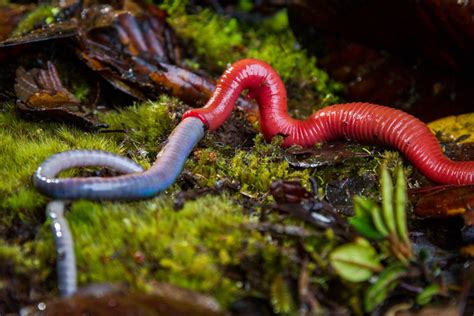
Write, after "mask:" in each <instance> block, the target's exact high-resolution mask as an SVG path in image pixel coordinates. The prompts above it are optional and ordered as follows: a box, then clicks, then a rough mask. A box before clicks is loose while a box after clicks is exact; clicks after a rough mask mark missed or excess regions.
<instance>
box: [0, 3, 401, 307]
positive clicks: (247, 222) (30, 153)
mask: <svg viewBox="0 0 474 316" xmlns="http://www.w3.org/2000/svg"><path fill="white" fill-rule="evenodd" d="M165 7H166V8H167V9H168V10H169V13H170V18H169V21H170V23H171V25H172V26H173V27H174V28H175V30H176V32H177V33H178V35H180V36H181V37H182V38H183V39H184V40H185V43H186V46H187V47H188V48H190V49H189V50H190V54H189V55H190V56H193V57H192V58H188V59H187V60H186V63H187V65H188V66H189V67H192V68H194V69H196V70H197V69H205V70H206V71H210V72H211V73H213V74H214V75H216V76H217V75H218V74H219V73H220V72H221V71H222V70H223V69H224V68H225V67H226V65H227V64H228V63H231V62H233V61H235V60H238V59H240V58H243V57H255V58H259V59H263V60H266V61H267V62H269V63H270V64H271V65H272V66H274V67H275V69H276V70H277V71H278V72H279V73H280V74H281V76H282V78H283V80H284V81H285V83H286V84H287V87H288V94H289V98H290V100H292V102H291V104H290V106H291V109H292V111H293V113H294V114H296V115H303V116H304V114H305V113H308V112H311V111H313V110H314V109H317V108H319V107H322V106H324V105H326V104H329V103H333V102H335V101H337V100H338V91H340V89H341V87H340V86H339V85H338V84H337V83H334V82H332V81H331V80H330V79H329V78H328V76H327V74H326V73H325V72H323V71H321V70H319V69H318V68H317V66H316V59H315V58H314V57H311V56H309V55H307V54H306V53H305V51H304V50H302V49H301V48H300V47H298V45H297V44H296V41H295V39H294V37H293V35H292V34H291V32H290V31H289V29H288V25H287V23H288V22H287V17H286V12H285V11H280V12H278V13H276V14H275V15H274V16H272V17H269V18H267V19H266V20H264V22H263V24H261V25H259V27H258V29H257V28H255V27H253V26H252V25H242V24H241V23H240V22H238V21H237V20H236V19H233V18H226V17H223V16H218V15H216V14H215V13H213V12H211V11H209V10H207V9H206V10H202V11H199V12H197V13H193V14H188V13H185V11H184V5H183V4H182V3H180V2H170V4H168V5H166V4H165ZM82 90H84V89H82ZM82 90H81V91H82ZM186 107H187V105H184V104H182V103H180V102H179V101H178V100H176V99H172V98H169V97H166V96H157V99H156V100H152V101H149V102H144V103H141V104H135V105H130V106H129V107H124V108H120V109H117V110H113V111H108V112H107V113H105V114H100V119H101V120H102V121H103V122H106V123H107V124H109V126H110V129H111V130H117V132H114V133H90V132H85V131H82V130H80V129H77V128H75V127H73V126H71V125H65V124H59V123H52V122H31V121H26V120H24V119H22V118H21V117H19V115H18V114H17V112H16V111H15V109H14V106H13V105H12V104H3V105H1V111H0V178H1V181H0V211H1V214H2V216H1V218H0V268H1V269H2V270H3V271H8V273H10V276H9V278H8V280H7V279H3V280H0V282H2V283H3V284H0V287H1V286H2V285H3V286H4V287H7V286H8V282H14V281H15V280H16V281H18V280H26V281H25V282H26V283H27V284H28V286H29V287H31V288H36V289H38V288H39V289H41V290H40V292H41V293H43V294H42V295H43V296H42V297H41V298H45V297H46V298H48V297H53V296H54V295H56V294H57V292H56V289H55V264H54V262H55V256H56V254H55V251H54V247H53V239H52V236H51V234H50V230H49V226H48V225H49V223H48V222H47V221H46V222H45V216H44V211H45V206H46V203H47V201H48V199H47V198H46V197H44V196H42V195H41V194H39V193H38V192H37V191H36V190H35V189H34V187H33V186H32V183H31V175H32V174H33V172H34V170H35V169H36V168H37V166H38V165H39V164H40V163H41V162H42V161H43V160H44V159H46V158H47V157H49V156H50V155H52V154H54V153H57V152H60V151H65V150H69V149H102V150H107V151H111V152H114V153H118V154H121V155H125V156H128V157H130V158H132V159H134V160H136V161H137V162H139V163H140V164H142V165H143V166H144V167H145V168H148V167H149V166H150V164H151V163H152V162H153V160H154V157H155V155H156V153H157V152H158V151H159V149H160V146H161V144H162V143H163V141H164V140H165V139H166V137H167V135H168V134H169V133H170V131H171V129H172V128H173V126H175V125H176V124H177V122H178V121H179V115H178V114H177V113H182V112H183V110H184V109H185V108H186ZM239 120H240V121H239ZM233 124H240V125H239V126H244V127H245V128H244V129H245V130H246V131H247V132H246V133H242V130H240V132H241V133H240V134H239V136H238V137H240V138H239V139H238V141H235V140H232V135H231V133H232V132H234V131H235V128H233V127H232V125H233ZM222 135H224V136H222ZM278 142H279V140H278V139H277V140H275V141H274V142H273V143H271V144H268V143H266V142H265V141H264V140H263V139H262V137H261V136H260V135H259V134H258V133H257V130H256V129H255V126H252V125H251V124H250V123H247V122H244V121H243V120H242V119H241V118H240V117H239V115H238V114H236V115H234V116H233V117H232V119H231V121H230V122H229V123H228V124H226V125H224V127H222V128H221V129H219V130H218V131H217V132H215V133H213V134H212V135H208V136H207V137H206V139H204V140H203V141H202V142H201V143H200V144H199V145H198V148H197V149H196V150H195V151H194V153H193V154H192V156H191V157H190V159H189V160H188V162H187V164H186V167H185V171H184V175H183V176H182V177H180V179H179V180H178V182H177V183H176V184H175V185H173V186H172V187H171V188H170V189H168V190H167V191H166V192H165V193H163V194H161V195H159V196H157V197H155V198H153V199H150V200H146V201H139V202H133V203H125V202H120V203H119V202H90V201H74V202H72V203H71V205H70V207H69V211H68V212H67V214H66V216H67V219H68V221H69V223H70V227H71V229H72V231H73V235H74V240H75V249H76V256H77V263H78V270H79V276H78V277H79V283H80V285H85V284H89V283H93V282H123V283H126V284H128V285H130V286H131V287H132V288H134V289H137V290H140V291H147V289H149V288H150V287H151V286H152V284H153V282H154V281H155V280H159V281H165V282H170V283H172V284H175V285H179V286H182V287H185V288H190V289H194V290H197V291H200V292H203V293H208V294H211V295H213V296H215V297H216V298H217V299H218V301H219V302H220V303H221V304H222V305H223V306H224V307H228V306H229V305H230V304H232V302H234V301H235V300H236V299H238V298H239V297H243V296H247V295H252V296H256V297H262V298H265V299H267V300H268V301H270V302H271V303H272V305H273V308H274V310H275V311H276V312H279V313H281V314H294V313H296V303H295V301H296V298H295V297H293V296H292V295H291V294H290V293H294V292H295V291H294V290H293V291H290V288H291V287H294V286H295V284H294V281H295V280H299V278H301V273H302V271H303V270H304V271H310V275H311V278H310V280H309V281H308V282H309V284H310V286H311V287H312V288H318V289H320V290H321V291H328V290H329V289H330V287H329V284H331V282H336V285H337V288H341V289H342V290H341V292H340V293H339V294H340V298H341V299H345V300H346V304H347V306H349V307H350V308H351V309H352V310H353V311H356V312H357V311H361V310H362V307H361V305H360V303H359V301H360V300H358V299H357V298H358V297H359V296H360V295H361V291H360V290H361V289H360V288H359V287H357V286H349V285H347V284H345V285H344V284H341V283H340V282H339V281H334V279H335V278H334V277H333V274H332V273H331V271H330V268H329V266H328V262H327V260H328V254H329V252H330V250H331V249H332V247H334V246H335V245H336V244H337V243H338V242H339V241H337V239H336V238H335V237H334V234H333V233H332V231H331V230H330V229H329V230H321V229H317V228H315V227H312V226H310V225H308V224H306V223H303V222H302V221H300V220H294V219H293V220H288V219H287V218H283V217H281V216H280V215H279V214H272V213H269V211H268V210H269V205H271V204H272V203H273V198H272V197H271V196H270V194H269V186H270V184H271V183H272V182H273V181H274V180H278V179H299V180H301V181H302V183H303V185H304V186H305V187H307V188H310V182H309V179H310V178H315V179H316V180H317V182H318V183H319V184H320V189H321V191H320V193H323V192H322V190H323V188H324V186H322V185H323V184H325V183H327V182H328V181H329V180H330V179H337V178H343V177H344V176H347V175H352V176H363V175H364V174H365V173H367V172H369V173H371V174H376V169H377V167H378V165H379V161H380V160H379V159H373V158H371V157H366V158H354V159H351V160H349V161H347V162H346V163H345V165H344V166H341V165H336V166H332V167H328V168H325V169H324V170H323V172H320V170H314V169H297V168H294V167H292V166H291V165H290V164H289V163H288V162H287V161H286V160H285V159H284V150H283V149H281V148H280V147H279V146H278ZM376 155H377V156H378V157H382V155H381V154H379V153H376ZM397 157H398V156H396V159H395V160H397V159H398V158H397ZM392 158H393V157H392ZM392 160H393V159H392ZM87 172H98V171H94V170H92V171H90V170H85V171H84V170H79V171H71V172H68V173H67V174H68V175H74V174H79V173H81V174H83V173H87ZM189 189H191V190H196V189H209V190H210V193H208V194H202V195H196V196H194V197H193V198H192V199H190V200H186V199H185V201H184V204H182V207H180V208H177V207H176V200H177V199H180V198H182V197H181V196H180V192H183V191H187V190H189ZM262 221H265V222H266V223H270V224H275V225H283V224H292V225H297V226H300V227H303V228H304V229H306V230H307V231H308V232H309V233H308V235H305V237H301V236H299V237H296V238H295V237H294V236H293V237H288V236H286V237H285V236H283V237H282V238H274V235H272V234H271V233H269V232H268V231H265V229H255V227H258V225H259V224H260V223H261V222H262ZM301 249H304V251H305V252H307V253H309V254H310V259H311V260H309V261H308V262H305V263H302V262H301V261H300V260H299V259H298V258H300V257H299V256H297V255H296V254H297V253H299V252H301V251H302V250H301ZM302 267H304V268H302ZM314 271H317V273H313V272H314ZM12 280H13V281H12ZM292 282H293V283H292ZM19 299H20V298H19Z"/></svg>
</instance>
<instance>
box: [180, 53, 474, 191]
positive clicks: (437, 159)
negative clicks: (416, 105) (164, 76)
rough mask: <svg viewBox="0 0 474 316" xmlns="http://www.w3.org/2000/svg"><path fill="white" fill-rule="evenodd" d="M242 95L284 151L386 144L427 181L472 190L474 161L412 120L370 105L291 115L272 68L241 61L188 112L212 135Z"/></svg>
mask: <svg viewBox="0 0 474 316" xmlns="http://www.w3.org/2000/svg"><path fill="white" fill-rule="evenodd" d="M244 89H249V93H250V95H251V96H252V97H254V98H255V99H256V100H257V103H258V105H259V110H260V128H261V130H262V133H263V135H264V136H265V138H266V139H267V140H271V139H272V137H273V136H275V135H284V136H285V139H284V141H283V146H291V145H300V146H306V147H307V146H312V145H314V144H316V143H320V142H326V141H332V140H336V139H340V138H346V139H353V140H357V141H361V142H365V143H369V142H376V143H380V144H386V145H389V146H392V147H394V148H396V149H398V150H400V151H401V152H402V153H403V154H405V156H406V157H407V158H408V159H409V160H410V161H411V162H412V164H413V165H414V166H415V167H416V168H418V169H419V170H420V171H421V172H422V173H423V174H424V175H425V176H426V177H428V178H429V179H431V180H433V181H435V182H438V183H444V184H474V161H465V162H456V161H452V160H450V159H448V158H447V157H446V156H445V155H444V154H443V152H442V150H441V148H440V146H439V144H438V141H437V140H436V137H435V136H434V135H433V134H432V133H431V131H430V130H429V129H428V127H427V126H426V125H425V124H424V123H423V122H421V121H420V120H418V119H417V118H415V117H413V116H412V115H410V114H407V113H405V112H402V111H400V110H396V109H393V108H389V107H385V106H381V105H375V104H369V103H347V104H335V105H332V106H329V107H326V108H324V109H321V110H319V111H317V112H316V113H314V114H313V115H311V116H310V117H309V118H307V119H306V120H296V119H294V118H291V117H290V116H289V115H288V111H287V102H286V90H285V86H284V85H283V82H282V81H281V79H280V77H279V76H278V74H277V73H276V72H275V70H273V69H272V68H271V67H270V66H269V65H268V64H266V63H264V62H262V61H259V60H255V59H243V60H240V61H238V62H236V63H234V64H233V65H232V66H231V67H229V68H228V69H227V70H226V71H225V72H224V74H223V75H222V77H221V78H220V79H219V82H218V84H217V86H216V90H215V92H214V94H213V95H212V97H211V99H210V100H209V101H208V102H207V104H206V106H205V107H203V108H200V109H193V110H190V111H188V112H186V113H185V114H184V116H183V119H184V118H186V117H197V118H199V119H200V120H201V121H202V122H203V123H204V124H205V125H206V126H208V127H209V129H210V130H215V129H217V128H218V127H219V126H220V125H221V124H222V123H223V122H224V121H225V120H226V119H227V118H228V117H229V116H230V114H231V112H232V110H233V108H234V106H235V102H236V101H237V99H238V97H239V96H240V94H241V93H242V91H243V90H244Z"/></svg>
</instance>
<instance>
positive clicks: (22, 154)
mask: <svg viewBox="0 0 474 316" xmlns="http://www.w3.org/2000/svg"><path fill="white" fill-rule="evenodd" d="M78 148H84V149H102V150H107V151H112V152H115V153H121V152H122V148H121V147H120V146H119V145H117V144H116V143H115V142H113V141H112V140H111V139H109V138H108V137H107V136H105V135H92V134H88V133H85V132H83V131H81V130H78V129H75V128H71V127H67V128H66V127H64V126H62V125H60V124H57V123H34V122H27V121H24V120H21V119H20V118H19V117H18V116H17V114H16V113H15V111H14V109H13V106H11V105H8V106H6V110H5V112H4V113H2V114H1V115H0V177H1V179H2V181H0V209H1V210H3V213H2V219H1V221H0V225H6V226H9V225H10V223H11V221H12V220H13V219H21V220H29V219H31V218H33V219H34V218H37V217H38V215H37V213H36V212H37V210H38V208H39V207H42V206H44V203H45V201H46V199H45V198H44V197H43V196H42V195H41V194H39V193H38V192H37V191H36V190H35V189H34V188H33V187H32V184H31V180H30V177H31V175H32V174H33V172H34V171H35V170H36V168H37V167H38V165H39V164H40V163H41V162H42V161H43V160H45V159H46V158H48V157H49V156H51V155H52V154H54V153H57V152H61V151H65V150H69V149H78ZM35 213H36V214H35Z"/></svg>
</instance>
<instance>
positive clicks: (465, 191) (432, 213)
mask: <svg viewBox="0 0 474 316" xmlns="http://www.w3.org/2000/svg"><path fill="white" fill-rule="evenodd" d="M411 197H412V199H413V200H417V201H416V205H415V214H416V215H418V216H423V217H449V216H456V215H462V214H464V213H465V212H466V211H468V210H471V209H472V207H473V205H474V185H463V186H455V185H447V186H438V187H433V188H427V189H420V190H412V191H411Z"/></svg>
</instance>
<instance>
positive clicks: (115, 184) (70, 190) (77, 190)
mask: <svg viewBox="0 0 474 316" xmlns="http://www.w3.org/2000/svg"><path fill="white" fill-rule="evenodd" d="M203 137H204V124H203V123H202V122H201V120H199V119H197V118H194V117H189V118H186V119H184V120H183V121H181V123H179V124H178V126H176V128H175V129H174V130H173V132H172V133H171V135H170V136H169V138H168V141H167V143H166V145H165V146H164V147H163V149H162V150H161V151H160V152H159V153H158V156H157V158H156V161H155V163H154V165H153V166H152V167H151V168H150V169H149V170H147V171H145V172H141V171H142V170H141V167H140V166H138V165H136V164H135V163H134V162H133V161H132V160H128V161H129V164H127V165H124V164H123V162H124V158H121V157H120V156H116V155H113V154H110V153H107V152H103V151H68V152H63V153H60V154H56V155H53V156H51V157H50V158H49V159H47V160H46V161H44V162H43V163H42V164H41V165H40V166H39V167H38V169H37V170H36V172H35V174H34V176H33V183H34V185H35V187H36V188H37V189H38V190H39V191H40V192H42V193H43V194H45V195H48V196H50V197H52V198H55V199H88V200H135V199H144V198H149V197H152V196H155V195H156V194H158V193H159V192H162V191H164V190H165V189H167V188H168V187H169V186H170V185H172V184H173V183H174V182H175V181H176V178H177V177H178V176H179V174H180V173H181V171H182V170H183V168H184V164H185V162H186V159H187V158H188V156H189V154H190V153H191V151H192V150H193V148H194V146H196V144H197V143H198V142H199V141H200V140H201V139H202V138H203ZM84 166H102V167H111V168H113V169H115V170H117V171H119V172H130V169H134V168H135V169H134V170H135V171H136V172H135V173H132V174H128V175H121V176H117V177H110V178H100V177H89V178H56V176H57V175H58V174H59V173H60V172H61V171H63V170H66V169H70V168H74V167H84Z"/></svg>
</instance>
